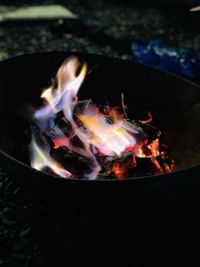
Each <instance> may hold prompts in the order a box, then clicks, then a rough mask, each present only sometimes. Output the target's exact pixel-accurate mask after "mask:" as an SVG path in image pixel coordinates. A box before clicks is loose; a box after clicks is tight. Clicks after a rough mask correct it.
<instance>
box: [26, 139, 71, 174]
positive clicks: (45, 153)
mask: <svg viewBox="0 0 200 267" xmlns="http://www.w3.org/2000/svg"><path fill="white" fill-rule="evenodd" d="M30 149H31V153H32V160H31V166H32V167H33V168H35V169H36V170H39V171H41V170H42V169H44V168H45V167H49V168H50V169H51V170H52V171H53V172H54V173H55V174H57V175H59V176H61V177H65V178H69V177H71V176H72V174H71V173H70V172H68V171H67V170H65V169H64V168H63V167H62V166H60V164H59V163H57V162H56V161H55V160H53V159H52V158H51V157H50V156H49V150H50V149H49V147H48V146H47V145H46V147H45V148H42V147H40V146H39V145H38V144H37V142H36V140H35V138H34V136H32V141H31V144H30Z"/></svg>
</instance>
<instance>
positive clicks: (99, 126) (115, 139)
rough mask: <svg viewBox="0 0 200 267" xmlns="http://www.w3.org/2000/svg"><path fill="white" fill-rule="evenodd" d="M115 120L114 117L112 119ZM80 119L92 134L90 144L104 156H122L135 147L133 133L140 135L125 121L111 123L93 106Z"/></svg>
mask: <svg viewBox="0 0 200 267" xmlns="http://www.w3.org/2000/svg"><path fill="white" fill-rule="evenodd" d="M111 118H114V117H111ZM79 119H80V120H81V122H82V123H83V125H84V127H86V128H87V129H88V131H89V132H90V135H89V140H87V141H88V142H90V144H92V145H93V146H95V147H96V148H97V149H98V150H99V151H100V152H101V153H102V154H104V155H107V156H113V155H118V156H120V155H121V154H122V153H123V152H124V151H125V150H126V148H128V147H134V146H135V144H136V139H135V138H134V136H133V133H134V134H136V133H138V132H137V131H136V130H135V129H133V128H131V127H130V126H129V125H128V124H127V123H126V122H125V121H123V120H119V121H118V120H117V119H116V118H114V119H115V121H116V122H114V123H113V124H112V123H109V122H108V120H107V118H106V116H105V115H103V114H102V113H100V112H97V110H96V109H95V108H94V107H93V106H91V107H89V108H88V109H87V111H86V112H85V114H83V115H80V116H79Z"/></svg>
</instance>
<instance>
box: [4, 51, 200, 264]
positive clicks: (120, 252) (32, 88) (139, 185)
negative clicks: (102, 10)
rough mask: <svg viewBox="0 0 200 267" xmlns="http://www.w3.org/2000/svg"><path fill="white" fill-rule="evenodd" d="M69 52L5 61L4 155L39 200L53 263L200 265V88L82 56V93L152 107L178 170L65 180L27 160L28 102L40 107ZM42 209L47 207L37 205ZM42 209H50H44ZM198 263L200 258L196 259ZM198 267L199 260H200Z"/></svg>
mask: <svg viewBox="0 0 200 267" xmlns="http://www.w3.org/2000/svg"><path fill="white" fill-rule="evenodd" d="M69 55H71V53H60V52H55V53H38V54H31V55H23V56H19V57H16V58H12V59H8V60H5V61H3V62H1V63H0V119H1V131H0V148H1V150H0V161H1V165H2V166H3V167H4V168H5V169H6V170H7V172H8V173H9V175H10V176H11V177H12V178H13V179H16V181H17V182H18V183H19V184H20V186H21V187H23V188H25V190H26V192H28V194H29V195H30V196H31V197H32V201H33V203H34V207H35V212H36V214H37V215H36V216H35V217H34V229H35V231H36V233H37V235H38V239H39V243H40V245H41V249H42V251H43V256H44V260H45V262H46V263H47V264H52V263H54V264H55V266H56V264H57V266H63V265H62V261H64V262H65V263H66V264H68V265H69V263H70V264H71V261H73V263H72V264H71V265H69V266H80V265H81V266H83V264H87V265H88V266H154V267H155V266H199V263H200V259H199V256H198V255H199V253H198V248H197V246H196V245H195V242H197V243H198V240H199V234H198V233H199V225H200V222H199V219H198V217H199V216H198V215H199V212H200V141H199V130H200V87H199V86H197V85H196V84H193V83H191V82H189V81H187V80H184V79H181V78H179V77H176V76H174V75H171V74H169V73H166V72H161V71H159V70H156V69H153V68H150V67H147V66H144V65H139V64H134V63H132V62H128V61H123V60H118V59H113V58H108V57H103V56H97V55H89V54H75V55H76V56H77V57H78V58H79V59H80V61H86V62H87V63H88V68H89V73H88V75H87V78H86V80H85V82H84V84H83V86H82V88H81V90H80V94H79V96H80V98H84V99H88V98H92V99H93V100H94V101H95V102H96V103H103V102H105V97H106V99H107V101H108V102H109V103H110V104H112V105H120V103H121V98H120V94H121V92H123V93H124V95H125V102H126V104H127V106H128V108H129V110H130V114H133V116H134V117H135V116H138V117H139V116H142V115H143V114H144V113H145V112H146V111H151V113H152V114H153V118H154V124H155V125H156V126H157V127H158V128H159V129H161V131H162V136H163V141H164V142H165V143H166V144H167V145H168V146H169V147H170V148H171V150H172V152H171V157H172V158H173V159H174V160H175V166H176V167H175V171H174V172H173V173H169V174H164V175H158V176H148V177H138V178H129V179H127V180H124V181H105V180H102V181H86V180H66V179H64V178H58V177H55V176H53V175H47V174H44V173H41V172H38V171H36V170H34V169H32V168H31V167H30V166H28V165H27V164H25V163H23V162H22V161H21V155H19V154H20V153H19V150H18V147H19V145H20V142H23V131H22V129H21V128H23V127H22V125H23V123H22V122H21V119H19V117H20V118H21V117H23V115H26V114H23V112H24V110H25V109H24V107H25V105H26V104H31V105H34V106H37V105H38V104H39V96H40V94H41V89H42V88H46V87H47V86H48V85H49V84H50V82H51V78H52V77H54V76H55V73H56V71H57V69H58V68H59V66H60V64H61V63H62V62H63V61H64V59H65V58H66V57H67V56H69ZM39 207H40V208H39ZM41 207H42V208H41ZM194 264H195V265H194ZM196 264H197V265H196Z"/></svg>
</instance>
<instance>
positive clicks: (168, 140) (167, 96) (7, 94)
mask: <svg viewBox="0 0 200 267" xmlns="http://www.w3.org/2000/svg"><path fill="white" fill-rule="evenodd" d="M67 56H68V55H67V54H64V53H51V54H48V53H46V54H45V53H44V54H36V55H28V56H21V57H17V58H14V59H10V60H7V61H5V62H3V63H1V65H0V76H1V79H0V94H1V97H0V109H1V112H0V116H1V131H0V134H1V136H0V147H1V150H2V151H4V152H6V153H7V154H9V155H11V156H12V157H14V158H16V159H18V160H21V161H24V162H25V163H27V162H28V160H27V159H28V153H27V156H26V157H24V156H22V155H24V153H25V151H23V148H24V150H25V149H26V148H27V146H26V144H27V142H29V141H30V140H28V139H27V129H28V123H27V119H29V114H30V113H31V112H30V107H31V106H32V107H39V106H40V104H41V100H40V94H41V92H42V89H44V88H47V87H48V86H49V85H50V84H51V80H52V78H53V77H54V76H55V74H56V71H57V69H58V68H59V66H60V65H61V63H62V62H63V61H64V59H65V58H66V57H67ZM78 57H79V59H80V61H85V62H87V64H88V74H87V76H86V79H85V81H84V83H83V85H82V86H81V88H80V92H79V99H89V98H92V99H93V100H94V102H95V103H96V104H103V103H105V101H107V102H109V104H110V105H114V106H116V105H117V106H120V105H121V93H122V92H123V93H124V101H125V104H126V105H127V106H128V111H129V117H130V118H134V119H138V118H140V119H142V118H145V116H146V114H147V112H148V111H150V112H151V114H152V116H153V122H152V124H153V125H155V126H156V127H157V128H158V129H160V130H161V132H162V134H161V141H162V142H164V143H165V144H166V145H167V146H168V147H169V149H170V157H171V158H173V160H174V162H175V167H174V170H175V171H176V170H180V169H185V168H188V167H192V166H194V165H198V164H199V163H200V142H199V132H200V88H199V87H198V86H197V85H195V84H193V83H191V82H188V81H186V80H184V79H181V78H177V77H175V76H173V75H170V74H167V73H164V72H161V71H158V70H155V69H152V68H149V67H146V66H143V65H138V64H133V63H131V62H127V61H122V60H116V59H109V58H105V57H100V56H93V55H78ZM25 154H26V153H25Z"/></svg>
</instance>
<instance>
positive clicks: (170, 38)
mask: <svg viewBox="0 0 200 267" xmlns="http://www.w3.org/2000/svg"><path fill="white" fill-rule="evenodd" d="M53 3H59V4H62V5H64V6H66V7H68V8H69V9H70V10H72V11H73V12H74V13H75V14H77V15H78V16H79V20H78V21H76V22H72V21H69V22H67V21H66V22H62V23H61V24H60V23H58V22H57V21H44V22H43V23H41V22H34V23H30V22H28V21H24V22H20V23H19V22H17V21H16V22H13V23H5V22H0V60H3V59H6V58H9V57H12V56H16V55H20V54H24V53H32V52H40V51H78V52H88V53H96V54H103V55H108V56H113V57H118V58H123V59H129V60H131V58H132V57H131V48H130V42H131V40H147V39H159V40H161V41H163V42H164V43H165V44H166V45H168V46H170V47H172V48H174V49H180V48H189V49H194V50H195V51H196V53H197V54H198V55H199V54H200V31H199V25H200V12H195V13H192V12H189V8H190V7H192V6H193V5H195V4H200V3H199V1H189V0H187V1H186V0H185V1H181V0H176V1H175V0H174V1H171V0H170V1H167V0H166V1H161V0H160V1H159V0H152V1H150V0H149V1H142V0H140V1H131V0H129V1H128V0H125V1H120V0H117V1H114V0H109V1H103V0H96V1H89V0H87V1H80V0H73V1H53V0H52V1H50V0H49V1H36V0H35V1H20V5H19V1H14V0H12V1H11V0H9V1H8V0H7V1H0V14H2V13H4V12H7V11H8V10H15V9H16V7H17V6H21V5H33V4H37V5H43V4H53ZM11 79H12V77H11ZM30 211H31V203H30V202H29V200H28V198H27V197H26V194H25V192H23V191H22V190H21V189H20V188H18V186H17V184H15V182H14V181H13V180H12V179H11V178H10V177H8V176H7V175H6V173H5V172H4V170H2V169H0V266H21V267H25V266H40V265H42V262H41V256H40V251H39V249H38V246H37V241H36V240H35V238H34V235H33V233H32V230H31V226H30V216H31V213H30Z"/></svg>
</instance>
